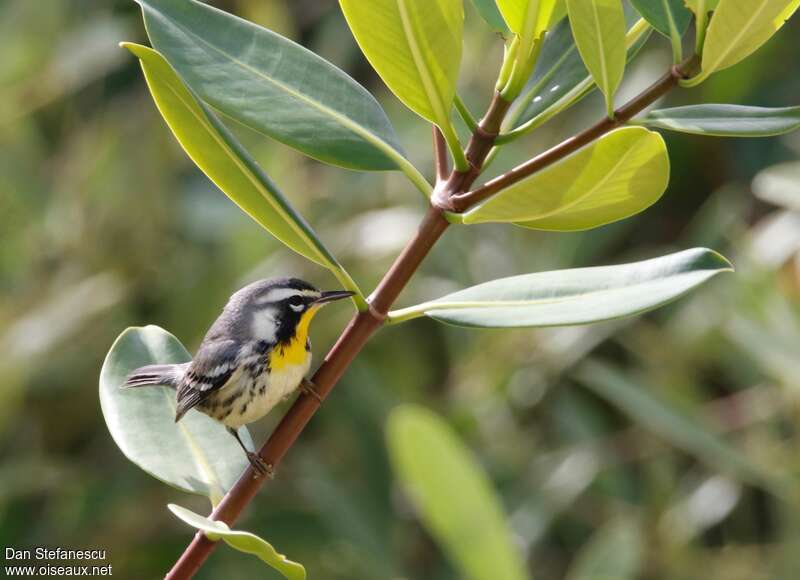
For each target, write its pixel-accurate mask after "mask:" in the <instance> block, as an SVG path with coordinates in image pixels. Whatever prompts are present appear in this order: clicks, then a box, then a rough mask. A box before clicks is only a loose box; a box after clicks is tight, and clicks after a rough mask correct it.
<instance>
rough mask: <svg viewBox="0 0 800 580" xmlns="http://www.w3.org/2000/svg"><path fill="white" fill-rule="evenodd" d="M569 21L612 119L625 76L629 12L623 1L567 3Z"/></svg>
mask: <svg viewBox="0 0 800 580" xmlns="http://www.w3.org/2000/svg"><path fill="white" fill-rule="evenodd" d="M567 10H568V11H569V22H570V26H571V27H572V34H573V36H574V37H575V43H576V44H577V45H578V51H579V52H580V54H581V58H582V59H583V62H584V63H585V64H586V68H587V69H588V70H589V72H590V73H591V74H592V78H594V81H595V83H596V84H597V86H598V88H599V89H600V91H602V93H603V94H604V95H605V98H606V110H607V111H608V114H609V116H611V115H612V114H613V111H614V93H615V92H616V91H617V88H618V87H619V85H620V83H621V82H622V76H623V74H624V73H625V60H626V48H625V13H624V11H623V9H622V1H621V0H567Z"/></svg>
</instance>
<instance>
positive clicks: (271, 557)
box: [167, 503, 306, 580]
mask: <svg viewBox="0 0 800 580" xmlns="http://www.w3.org/2000/svg"><path fill="white" fill-rule="evenodd" d="M167 507H168V508H169V510H170V511H171V512H172V513H173V514H175V516H176V517H177V518H178V519H180V520H182V521H183V522H184V523H187V524H189V525H190V526H192V527H193V528H196V529H198V530H201V531H203V532H205V533H206V535H207V536H208V538H209V539H210V540H213V541H215V542H216V541H219V540H220V538H221V539H222V540H223V541H224V542H225V543H226V544H228V545H229V546H230V547H231V548H233V549H235V550H239V551H240V552H244V553H245V554H253V555H254V556H257V557H258V558H259V559H260V560H261V561H262V562H264V563H266V564H267V565H268V566H270V567H271V568H273V569H274V570H277V571H278V572H280V573H281V575H282V576H283V577H284V578H288V580H305V578H306V569H305V568H304V567H303V565H302V564H298V563H297V562H293V561H291V560H289V559H287V558H286V556H284V555H283V554H279V553H278V552H277V551H276V550H275V548H273V547H272V544H270V543H269V542H267V541H266V540H263V539H261V538H259V537H258V536H256V535H255V534H251V533H250V532H240V531H237V530H232V529H230V528H229V527H228V526H227V525H226V524H225V522H218V521H215V520H210V519H208V518H205V517H203V516H201V515H199V514H196V513H194V512H193V511H191V510H188V509H186V508H185V507H181V506H179V505H175V504H172V503H171V504H168V505H167Z"/></svg>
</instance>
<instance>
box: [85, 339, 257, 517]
mask: <svg viewBox="0 0 800 580" xmlns="http://www.w3.org/2000/svg"><path fill="white" fill-rule="evenodd" d="M189 360H191V356H190V355H189V353H188V352H186V349H185V348H183V345H181V343H180V342H179V341H178V339H177V338H175V337H174V336H172V335H171V334H169V333H168V332H167V331H165V330H163V329H161V328H158V327H157V326H145V327H144V328H128V329H127V330H125V332H123V333H122V334H121V335H120V336H119V338H117V340H116V341H115V342H114V345H113V346H112V347H111V350H110V351H109V352H108V355H107V356H106V360H105V362H104V363H103V369H102V370H101V371H100V406H101V408H102V410H103V417H105V420H106V425H107V426H108V430H109V431H110V432H111V436H112V437H113V438H114V441H115V442H116V444H117V446H118V447H119V448H120V450H121V451H122V453H123V454H124V455H125V457H127V458H128V459H130V460H131V461H132V462H133V463H135V464H136V465H138V466H139V467H141V468H142V469H144V470H145V471H146V472H147V473H149V474H150V475H152V476H154V477H156V478H158V479H160V480H161V481H163V482H165V483H168V484H169V485H172V486H175V487H177V488H178V489H181V490H183V491H188V492H191V493H198V494H201V495H205V496H207V497H208V498H209V499H211V503H213V504H215V505H216V504H217V503H218V502H219V500H220V499H222V496H223V495H224V494H225V492H226V491H227V490H229V489H230V488H231V487H232V486H233V484H234V483H235V482H236V480H237V479H238V477H239V476H240V475H241V474H242V472H243V471H244V470H245V468H246V467H247V459H246V458H245V456H244V454H243V453H242V449H241V448H240V447H239V444H238V443H237V442H236V439H234V438H233V437H231V434H230V433H228V432H227V431H226V429H225V427H223V426H222V424H220V423H218V422H216V421H214V420H213V419H210V418H209V417H207V416H206V415H203V414H202V413H199V412H194V411H193V412H190V413H188V414H187V415H186V416H185V417H184V418H183V419H181V421H180V422H179V423H176V422H175V391H174V390H173V389H169V388H167V387H159V386H153V387H142V388H138V389H122V388H120V387H121V385H122V384H123V383H124V382H125V379H126V378H127V376H128V375H129V374H130V373H131V372H132V371H134V370H135V369H137V368H139V367H141V366H144V365H149V364H167V363H183V362H187V361H189ZM239 436H240V437H241V438H242V440H243V441H244V442H245V444H246V445H248V447H250V448H252V447H253V442H252V440H251V439H250V434H249V433H248V432H247V429H245V428H244V427H242V428H241V429H240V430H239Z"/></svg>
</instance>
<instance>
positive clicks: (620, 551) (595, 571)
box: [567, 519, 645, 580]
mask: <svg viewBox="0 0 800 580" xmlns="http://www.w3.org/2000/svg"><path fill="white" fill-rule="evenodd" d="M644 536H645V534H644V530H643V529H642V526H641V525H640V524H639V523H638V522H636V521H634V520H631V519H619V520H616V521H612V522H611V523H608V524H606V525H604V526H603V527H602V528H600V529H599V530H597V531H596V532H595V533H594V534H593V535H592V537H591V539H590V540H589V542H588V544H586V545H585V546H584V547H583V548H581V551H580V552H579V553H578V555H577V557H576V559H575V562H574V563H573V564H572V566H571V567H570V569H569V572H568V574H567V580H635V579H636V578H638V577H639V576H638V574H639V569H640V568H641V566H642V564H643V560H644V551H645V545H644Z"/></svg>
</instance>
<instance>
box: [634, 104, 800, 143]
mask: <svg viewBox="0 0 800 580" xmlns="http://www.w3.org/2000/svg"><path fill="white" fill-rule="evenodd" d="M635 122H636V123H639V124H641V125H647V126H648V127H653V128H657V129H670V130H672V131H680V132H681V133H693V134H695V135H716V136H718V137H769V136H772V135H782V134H784V133H789V132H790V131H794V130H795V129H797V128H799V127H800V107H782V108H776V109H770V108H766V107H746V106H742V105H690V106H686V107H675V108H673V109H660V110H657V111H650V112H649V113H648V114H647V115H646V116H644V117H642V118H640V119H636V120H635Z"/></svg>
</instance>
